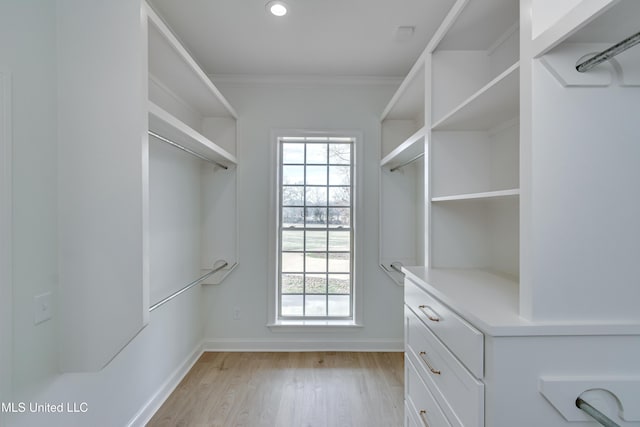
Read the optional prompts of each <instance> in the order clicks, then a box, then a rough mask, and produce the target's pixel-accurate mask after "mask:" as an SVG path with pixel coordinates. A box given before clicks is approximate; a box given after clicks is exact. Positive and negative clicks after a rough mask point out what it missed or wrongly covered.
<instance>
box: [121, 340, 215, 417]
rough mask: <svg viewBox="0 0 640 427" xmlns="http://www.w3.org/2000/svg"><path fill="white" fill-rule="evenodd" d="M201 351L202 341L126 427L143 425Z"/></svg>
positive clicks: (202, 347)
mask: <svg viewBox="0 0 640 427" xmlns="http://www.w3.org/2000/svg"><path fill="white" fill-rule="evenodd" d="M203 352H204V345H203V342H200V343H199V344H198V345H197V346H196V348H195V349H194V350H193V352H192V353H191V354H190V355H189V356H187V358H186V359H185V360H184V361H183V362H182V363H181V364H180V365H179V366H178V367H177V368H176V370H175V371H173V373H172V374H171V375H169V378H167V380H166V381H165V382H164V383H163V384H162V385H161V386H160V388H159V389H158V391H157V392H156V393H155V394H154V395H153V396H152V397H151V399H149V400H148V401H147V403H146V404H145V405H144V406H143V407H142V408H141V409H140V410H139V411H138V413H136V414H135V415H134V416H133V418H131V420H130V421H129V423H128V424H127V427H144V426H145V425H146V424H147V423H148V422H149V421H150V420H151V418H152V417H153V415H154V414H155V413H156V412H157V411H158V409H160V407H161V406H162V404H163V403H164V402H165V401H166V400H167V399H168V398H169V396H170V395H171V393H173V391H174V390H175V389H176V387H177V386H178V384H180V381H182V379H183V378H184V377H185V376H186V375H187V373H188V372H189V371H190V370H191V368H192V367H193V365H194V364H195V363H196V362H197V361H198V359H199V358H200V356H201V355H202V353H203Z"/></svg>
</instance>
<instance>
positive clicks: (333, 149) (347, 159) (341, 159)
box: [329, 144, 351, 165]
mask: <svg viewBox="0 0 640 427" xmlns="http://www.w3.org/2000/svg"><path fill="white" fill-rule="evenodd" d="M329 163H331V164H333V165H348V164H351V144H329Z"/></svg>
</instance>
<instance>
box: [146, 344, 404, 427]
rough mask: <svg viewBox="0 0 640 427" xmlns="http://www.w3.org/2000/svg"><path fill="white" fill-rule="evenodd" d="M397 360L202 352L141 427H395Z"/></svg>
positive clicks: (399, 385)
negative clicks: (172, 390) (168, 395)
mask: <svg viewBox="0 0 640 427" xmlns="http://www.w3.org/2000/svg"><path fill="white" fill-rule="evenodd" d="M403 390H404V359H403V353H369V352H365V353H351V352H301V353H285V352H282V353H280V352H278V353H253V352H251V353H235V352H233V353H226V352H224V353H217V352H216V353H204V354H203V355H202V356H201V357H200V359H199V360H198V361H197V362H196V364H195V365H194V366H193V368H192V369H191V371H189V373H188V374H187V375H186V376H185V378H184V379H183V380H182V382H181V383H180V385H178V387H177V388H176V389H175V390H174V392H173V393H172V394H171V396H170V397H169V398H168V399H167V401H166V402H165V403H164V405H163V406H162V407H161V408H160V409H159V410H158V412H157V413H156V414H155V415H154V416H153V418H152V419H151V421H150V422H149V424H147V426H152V427H153V426H162V427H167V426H171V427H176V426H208V427H210V426H219V427H240V426H246V427H261V426H264V427H400V426H402V425H403V416H404V415H403V413H404V403H403Z"/></svg>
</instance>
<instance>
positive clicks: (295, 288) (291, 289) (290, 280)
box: [282, 274, 304, 294]
mask: <svg viewBox="0 0 640 427" xmlns="http://www.w3.org/2000/svg"><path fill="white" fill-rule="evenodd" d="M303 277H304V276H303V275H302V274H283V275H282V294H301V293H303V292H304V283H303Z"/></svg>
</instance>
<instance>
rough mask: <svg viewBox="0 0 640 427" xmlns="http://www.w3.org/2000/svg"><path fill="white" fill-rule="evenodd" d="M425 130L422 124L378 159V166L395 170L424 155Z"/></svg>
mask: <svg viewBox="0 0 640 427" xmlns="http://www.w3.org/2000/svg"><path fill="white" fill-rule="evenodd" d="M426 131H427V130H426V128H425V127H424V126H423V127H421V128H420V129H418V131H417V132H416V133H414V134H413V135H411V136H410V137H409V138H407V139H406V140H405V141H404V142H403V143H402V144H400V145H399V146H397V147H396V148H395V149H394V150H393V151H391V153H389V154H387V155H386V156H385V157H384V158H383V159H382V160H381V161H380V167H388V168H389V169H391V170H395V169H396V168H399V167H402V166H403V165H406V164H408V163H411V162H412V161H413V160H415V159H417V158H419V157H421V156H422V155H424V140H425V136H426Z"/></svg>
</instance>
